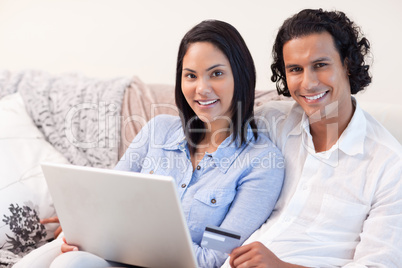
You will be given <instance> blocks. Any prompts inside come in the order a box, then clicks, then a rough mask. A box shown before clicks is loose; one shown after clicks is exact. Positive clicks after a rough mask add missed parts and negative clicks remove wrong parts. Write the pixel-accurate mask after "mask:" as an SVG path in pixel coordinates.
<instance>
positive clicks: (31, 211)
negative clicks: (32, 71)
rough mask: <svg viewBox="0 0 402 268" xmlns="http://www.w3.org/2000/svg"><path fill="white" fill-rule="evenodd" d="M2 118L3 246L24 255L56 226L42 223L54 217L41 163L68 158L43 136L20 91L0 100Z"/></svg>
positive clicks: (0, 194)
mask: <svg viewBox="0 0 402 268" xmlns="http://www.w3.org/2000/svg"><path fill="white" fill-rule="evenodd" d="M0 118H1V120H0V129H1V132H0V148H1V150H0V163H1V169H0V178H1V180H0V217H1V220H0V249H2V250H8V251H10V252H12V253H14V254H18V255H20V256H22V255H24V254H26V253H27V252H29V251H30V250H32V249H34V248H36V247H38V246H40V245H41V244H43V243H44V242H45V241H46V240H48V239H50V238H53V232H54V230H55V228H57V225H55V224H48V225H46V226H43V225H42V224H40V222H39V219H41V218H47V217H52V216H55V209H54V207H53V203H52V200H51V197H50V195H49V192H48V190H47V185H46V182H45V179H44V176H43V173H42V170H41V167H40V163H41V162H44V161H48V162H58V163H67V162H68V161H67V160H66V159H65V158H64V157H63V156H62V155H61V154H60V153H59V152H57V151H56V149H54V147H53V146H51V145H50V144H49V143H48V142H47V141H46V140H45V139H44V136H43V134H42V133H41V132H40V131H39V130H38V129H37V127H36V126H35V125H34V123H33V121H32V119H31V118H30V116H29V115H28V113H27V112H26V110H25V106H24V102H23V100H22V98H21V96H20V94H19V93H14V94H11V95H8V96H6V97H4V98H2V99H0Z"/></svg>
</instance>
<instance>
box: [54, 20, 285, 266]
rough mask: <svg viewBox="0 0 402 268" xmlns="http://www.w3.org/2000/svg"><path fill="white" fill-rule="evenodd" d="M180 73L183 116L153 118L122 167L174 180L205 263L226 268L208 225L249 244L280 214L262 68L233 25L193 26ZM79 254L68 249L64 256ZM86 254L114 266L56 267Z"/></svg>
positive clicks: (277, 163) (279, 168) (276, 156)
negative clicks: (262, 117)
mask: <svg viewBox="0 0 402 268" xmlns="http://www.w3.org/2000/svg"><path fill="white" fill-rule="evenodd" d="M176 71H177V73H176V87H175V96H176V104H177V106H178V108H179V111H180V112H181V114H180V117H174V116H169V115H160V116H157V117H155V118H154V119H152V120H151V121H150V122H149V123H148V124H147V125H146V126H145V127H144V128H143V129H142V130H141V132H140V133H139V134H138V135H137V137H136V138H135V139H134V140H133V142H132V143H131V145H130V147H129V148H128V150H127V151H126V153H125V155H124V156H123V157H122V159H121V160H120V161H119V163H118V164H117V166H116V169H118V170H126V171H134V172H142V173H153V174H159V175H169V176H172V177H173V178H175V180H176V184H177V189H178V193H179V195H180V200H181V203H182V208H183V212H184V214H185V217H186V220H187V224H188V227H189V230H190V234H191V238H192V240H193V247H194V251H195V255H196V258H197V261H198V264H199V266H200V267H219V266H221V265H222V264H223V262H224V260H225V259H226V258H227V256H228V255H226V254H225V253H221V252H218V251H214V250H210V249H207V248H203V247H201V246H200V243H201V239H202V235H203V231H204V229H205V227H206V225H215V226H220V227H223V228H225V229H228V230H233V231H236V232H238V233H240V234H241V242H243V241H244V240H245V239H246V238H248V237H249V236H250V235H251V233H252V232H254V231H255V230H256V229H257V228H259V227H260V226H261V224H262V223H263V222H264V221H265V220H266V219H267V218H268V216H269V215H270V214H271V211H272V209H273V208H274V205H275V203H276V200H277V198H278V196H279V193H280V190H281V187H282V183H283V177H284V170H283V166H284V165H283V158H282V155H281V153H280V152H279V151H278V150H277V148H276V147H274V145H273V144H272V143H271V141H270V140H268V138H266V137H265V136H262V135H258V133H257V128H256V124H255V122H254V119H253V106H254V91H255V80H256V78H255V67H254V63H253V60H252V57H251V55H250V52H249V50H248V48H247V46H246V44H245V42H244V40H243V39H242V37H241V36H240V34H239V33H238V31H237V30H236V29H235V28H234V27H233V26H231V25H230V24H228V23H225V22H222V21H216V20H208V21H203V22H201V23H200V24H198V25H196V26H195V27H194V28H192V29H191V30H190V31H189V32H188V33H187V34H186V35H185V36H184V38H183V40H182V41H181V44H180V47H179V53H178V59H177V70H176ZM75 250H78V249H77V248H76V247H74V246H71V245H67V244H64V245H63V246H62V251H63V252H67V251H75ZM79 254H81V255H85V257H83V258H86V259H88V258H93V263H94V264H95V263H97V264H98V263H100V264H102V265H105V266H107V265H109V263H107V262H106V261H104V260H101V259H100V258H98V257H96V256H94V255H91V254H89V253H85V254H83V253H80V252H74V253H68V254H62V255H61V256H60V257H58V258H56V260H55V262H53V264H54V265H55V266H56V265H57V266H58V267H59V266H61V265H64V266H68V267H71V266H72V265H74V264H72V262H71V261H72V260H73V259H74V258H76V257H77V255H79ZM73 255H74V256H73ZM89 256H91V257H89ZM78 259H79V258H78ZM75 260H77V258H76V259H75ZM77 262H78V264H79V263H80V261H77ZM81 263H82V262H81Z"/></svg>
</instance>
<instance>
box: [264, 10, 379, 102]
mask: <svg viewBox="0 0 402 268" xmlns="http://www.w3.org/2000/svg"><path fill="white" fill-rule="evenodd" d="M322 32H328V33H329V34H331V36H332V39H333V40H334V44H335V48H336V49H337V51H338V53H339V55H340V57H341V61H342V63H343V64H344V63H345V62H346V65H347V69H348V71H349V83H350V90H351V94H356V93H357V92H359V91H360V90H363V89H364V88H365V87H366V86H368V85H369V84H370V83H371V75H370V73H369V71H368V70H369V66H368V65H367V64H366V63H365V61H364V60H365V57H366V55H367V54H369V50H370V43H369V41H368V40H367V39H366V38H365V37H361V36H362V33H361V30H360V28H359V27H358V26H356V25H355V23H354V22H353V21H351V20H350V19H349V18H348V17H346V15H345V13H343V12H340V11H323V10H322V9H304V10H302V11H300V12H299V13H298V14H296V15H294V16H293V17H290V18H289V19H287V20H286V21H285V22H284V23H283V25H282V27H281V28H280V29H279V32H278V35H277V36H276V40H275V44H274V47H273V49H272V56H273V59H274V62H273V63H272V65H271V70H272V76H271V80H272V82H276V89H277V90H278V93H279V94H283V95H284V96H290V93H289V89H288V86H287V81H286V75H285V64H284V60H283V46H284V45H285V43H286V42H288V41H289V40H292V39H295V38H298V37H303V36H307V35H310V34H314V33H322ZM345 59H346V61H345Z"/></svg>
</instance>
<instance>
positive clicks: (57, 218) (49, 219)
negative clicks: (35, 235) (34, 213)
mask: <svg viewBox="0 0 402 268" xmlns="http://www.w3.org/2000/svg"><path fill="white" fill-rule="evenodd" d="M40 223H41V224H47V223H60V221H59V217H53V218H47V219H42V220H40ZM61 231H62V230H61V226H60V225H59V227H57V229H56V231H54V233H53V235H54V238H57V237H58V236H59V234H60V233H61Z"/></svg>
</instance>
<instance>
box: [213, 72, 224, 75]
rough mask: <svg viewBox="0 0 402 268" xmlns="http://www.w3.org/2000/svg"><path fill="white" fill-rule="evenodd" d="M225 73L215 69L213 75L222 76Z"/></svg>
mask: <svg viewBox="0 0 402 268" xmlns="http://www.w3.org/2000/svg"><path fill="white" fill-rule="evenodd" d="M221 75H223V73H222V72H221V71H215V72H213V73H212V76H221Z"/></svg>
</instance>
